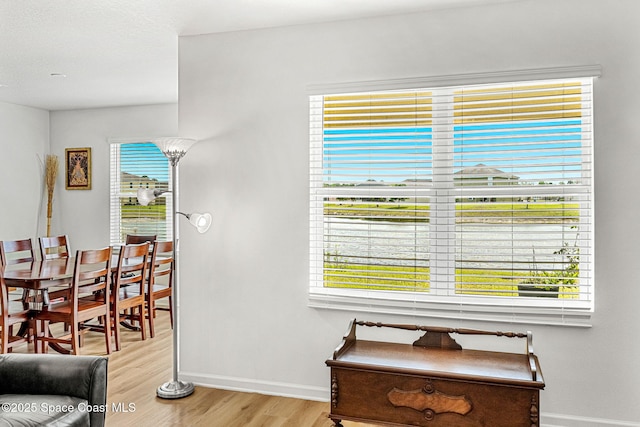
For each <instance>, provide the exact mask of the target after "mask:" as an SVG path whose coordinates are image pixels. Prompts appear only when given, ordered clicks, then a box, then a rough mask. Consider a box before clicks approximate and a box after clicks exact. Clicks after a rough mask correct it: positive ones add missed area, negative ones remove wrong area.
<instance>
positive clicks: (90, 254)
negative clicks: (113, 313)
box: [71, 247, 113, 305]
mask: <svg viewBox="0 0 640 427" xmlns="http://www.w3.org/2000/svg"><path fill="white" fill-rule="evenodd" d="M112 251H113V248H111V247H107V248H103V249H90V250H84V251H81V250H78V251H76V263H75V265H74V269H73V279H72V281H71V299H72V301H73V302H74V304H75V305H77V301H78V297H79V295H80V294H95V293H102V294H103V295H104V296H105V298H104V299H106V300H107V301H109V294H110V291H111V255H112V253H113V252H112Z"/></svg>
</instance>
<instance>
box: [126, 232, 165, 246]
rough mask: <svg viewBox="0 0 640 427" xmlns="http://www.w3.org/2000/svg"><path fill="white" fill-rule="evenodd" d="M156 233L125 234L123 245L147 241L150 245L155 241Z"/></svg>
mask: <svg viewBox="0 0 640 427" xmlns="http://www.w3.org/2000/svg"><path fill="white" fill-rule="evenodd" d="M156 237H157V236H156V235H155V234H153V235H149V236H141V235H136V234H127V237H126V238H125V242H124V243H125V245H139V244H140V243H144V242H149V243H150V244H151V245H153V243H154V242H155V241H156Z"/></svg>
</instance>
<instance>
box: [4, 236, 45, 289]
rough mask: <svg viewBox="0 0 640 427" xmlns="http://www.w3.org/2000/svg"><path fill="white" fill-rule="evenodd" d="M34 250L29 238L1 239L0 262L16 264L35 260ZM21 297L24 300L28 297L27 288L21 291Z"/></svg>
mask: <svg viewBox="0 0 640 427" xmlns="http://www.w3.org/2000/svg"><path fill="white" fill-rule="evenodd" d="M35 260H36V257H35V252H34V251H33V245H32V244H31V239H20V240H3V241H0V264H2V265H9V264H18V263H21V262H32V261H35ZM22 298H23V299H24V300H25V301H26V300H27V298H29V290H28V289H25V290H24V291H23V295H22Z"/></svg>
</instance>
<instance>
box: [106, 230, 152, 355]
mask: <svg viewBox="0 0 640 427" xmlns="http://www.w3.org/2000/svg"><path fill="white" fill-rule="evenodd" d="M148 257H149V242H144V243H140V244H136V245H124V246H123V247H122V248H121V249H120V253H119V254H118V266H117V268H116V271H115V273H114V279H113V287H112V293H111V298H112V303H111V310H112V311H111V317H112V318H113V325H114V329H113V334H114V337H115V342H116V351H117V350H120V324H121V323H123V324H124V325H126V326H128V327H129V329H134V328H135V329H139V330H140V333H141V336H142V339H143V340H145V339H146V338H147V332H146V326H145V323H146V322H145V298H144V290H145V284H146V281H147V261H148V259H147V258H148ZM133 322H137V324H138V327H137V328H136V327H135V326H133V325H134V324H133Z"/></svg>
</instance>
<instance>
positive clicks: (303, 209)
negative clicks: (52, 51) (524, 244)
mask: <svg viewBox="0 0 640 427" xmlns="http://www.w3.org/2000/svg"><path fill="white" fill-rule="evenodd" d="M638 16H640V2H637V1H634V0H609V1H606V2H605V1H598V0H563V1H558V0H524V1H522V2H516V3H514V4H504V5H489V6H484V7H477V8H471V9H451V10H441V11H437V12H433V13H425V14H412V15H407V16H395V17H388V18H380V19H367V20H359V21H353V22H338V23H331V24H322V25H306V26H296V27H288V28H279V29H267V30H261V31H249V32H237V33H227V34H219V35H202V36H194V37H183V38H181V39H180V64H179V75H180V79H179V80H180V99H179V107H180V115H179V123H180V130H181V132H182V134H183V135H185V136H191V137H195V138H198V139H201V140H202V142H200V143H199V144H197V145H195V146H194V147H193V148H192V151H191V152H190V153H188V154H187V156H186V157H185V158H184V159H183V160H182V162H181V183H182V185H181V205H182V206H183V208H184V210H196V209H198V210H208V211H210V212H212V213H213V216H214V225H213V227H212V229H211V230H210V231H209V232H208V233H207V234H205V235H198V234H197V233H196V232H195V231H194V230H193V229H192V228H191V227H183V228H182V255H181V257H182V258H181V259H182V262H181V267H182V268H181V279H182V281H181V285H182V298H181V301H182V307H181V310H182V311H181V321H182V323H181V333H182V335H181V349H180V357H181V367H180V371H181V375H182V376H183V377H184V378H186V379H190V380H193V381H195V382H196V383H200V384H208V385H212V386H219V387H228V388H241V389H249V390H256V391H262V392H265V393H275V394H291V395H296V396H302V397H311V398H318V399H328V396H329V391H328V390H329V370H328V368H327V367H325V366H324V361H325V359H327V358H328V357H329V356H330V355H331V353H332V351H333V349H334V347H335V346H336V345H337V344H338V343H339V341H340V338H341V336H342V334H343V333H344V331H345V329H346V327H347V324H348V321H349V319H351V318H353V317H356V316H358V317H361V318H363V319H366V320H375V321H401V322H403V323H417V324H434V325H452V326H466V327H472V328H475V327H478V328H488V329H493V330H518V331H523V330H527V329H530V330H532V331H533V332H534V337H535V344H536V345H535V349H536V353H537V354H538V355H539V357H540V360H541V364H542V369H543V372H544V374H545V379H546V383H547V387H546V390H545V391H544V392H542V405H541V407H542V413H543V417H542V420H543V423H544V424H545V425H557V426H559V425H563V426H581V427H584V426H607V425H626V426H630V425H635V426H637V425H640V405H638V402H640V391H639V390H640V387H639V384H640V368H639V367H638V366H639V362H638V360H639V359H640V340H639V339H638V336H639V335H640V317H639V316H638V314H637V313H638V309H637V307H638V304H640V284H639V283H638V282H639V279H640V277H639V276H640V274H639V272H638V268H637V265H638V259H640V251H639V249H638V243H637V242H638V236H639V235H640V221H637V210H638V209H639V208H640V198H638V197H637V195H636V193H637V192H638V190H637V189H638V184H637V183H638V172H637V171H638V165H639V164H640V144H639V143H638V126H637V123H638V117H640V102H638V99H640V98H639V95H640V94H639V93H638V92H639V90H638V84H637V81H638V76H640V55H639V54H638V52H639V51H640V49H639V48H640V26H639V25H638V22H637V17H638ZM587 64H601V65H602V67H603V76H602V77H601V78H600V79H599V80H598V81H597V82H596V84H595V102H596V107H595V144H596V148H595V154H596V172H595V173H596V197H597V201H596V226H597V231H596V233H597V234H596V250H597V253H596V269H597V270H596V286H597V290H596V298H597V299H596V312H595V314H594V316H593V327H592V328H589V329H577V328H568V327H550V326H549V327H546V326H536V325H505V324H479V323H475V322H464V324H461V322H450V321H444V320H439V319H428V318H427V319H425V318H421V317H416V318H410V317H408V318H407V317H405V318H401V317H393V316H384V315H378V314H361V313H360V314H355V313H349V312H332V311H327V310H318V309H311V308H308V307H307V286H308V266H309V263H308V258H307V257H308V234H309V233H308V203H309V202H308V200H309V196H308V170H307V168H308V127H307V126H308V104H307V102H308V93H307V91H306V88H307V86H308V85H310V84H324V83H327V84H328V83H341V82H351V81H363V80H364V81H366V80H382V79H397V78H403V77H421V76H439V75H447V74H462V73H473V72H490V71H504V70H517V69H534V68H546V67H561V66H571V65H587ZM77 143H80V141H77ZM73 205H74V204H73V203H71V204H69V206H73Z"/></svg>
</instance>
